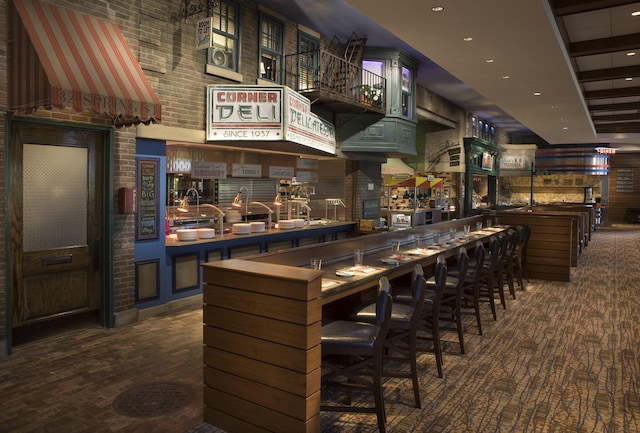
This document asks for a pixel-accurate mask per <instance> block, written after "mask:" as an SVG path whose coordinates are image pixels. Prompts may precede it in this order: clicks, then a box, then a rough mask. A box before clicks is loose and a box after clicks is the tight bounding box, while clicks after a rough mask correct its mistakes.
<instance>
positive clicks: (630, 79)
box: [624, 77, 633, 81]
mask: <svg viewBox="0 0 640 433" xmlns="http://www.w3.org/2000/svg"><path fill="white" fill-rule="evenodd" d="M624 81H633V78H631V77H627V78H625V79H624Z"/></svg>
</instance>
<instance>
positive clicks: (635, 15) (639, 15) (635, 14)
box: [631, 11, 640, 17]
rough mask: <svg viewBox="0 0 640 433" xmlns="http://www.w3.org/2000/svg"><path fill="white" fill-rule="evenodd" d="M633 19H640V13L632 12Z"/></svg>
mask: <svg viewBox="0 0 640 433" xmlns="http://www.w3.org/2000/svg"><path fill="white" fill-rule="evenodd" d="M631 16H632V17H640V11H635V12H631Z"/></svg>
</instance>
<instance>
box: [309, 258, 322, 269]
mask: <svg viewBox="0 0 640 433" xmlns="http://www.w3.org/2000/svg"><path fill="white" fill-rule="evenodd" d="M311 268H312V269H322V259H311Z"/></svg>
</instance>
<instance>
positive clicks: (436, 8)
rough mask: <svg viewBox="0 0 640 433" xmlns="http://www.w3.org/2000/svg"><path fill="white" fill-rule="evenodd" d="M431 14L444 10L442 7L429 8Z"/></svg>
mask: <svg viewBox="0 0 640 433" xmlns="http://www.w3.org/2000/svg"><path fill="white" fill-rule="evenodd" d="M431 10H432V11H433V12H442V11H443V10H444V8H443V7H442V6H434V7H432V8H431Z"/></svg>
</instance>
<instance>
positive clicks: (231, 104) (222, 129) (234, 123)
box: [207, 85, 336, 155]
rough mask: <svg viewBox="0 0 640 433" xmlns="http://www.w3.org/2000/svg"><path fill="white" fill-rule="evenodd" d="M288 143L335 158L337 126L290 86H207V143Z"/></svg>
mask: <svg viewBox="0 0 640 433" xmlns="http://www.w3.org/2000/svg"><path fill="white" fill-rule="evenodd" d="M238 140H239V141H282V140H287V141H291V142H294V143H298V144H301V145H303V146H307V147H310V148H313V149H317V150H321V151H323V152H327V153H330V154H332V155H335V153H336V131H335V127H334V126H333V125H332V124H331V123H329V122H327V121H325V120H323V119H322V118H320V117H318V116H317V115H316V114H314V113H312V112H311V103H310V102H309V100H308V99H307V98H305V97H304V96H302V95H300V94H299V93H297V92H294V91H293V90H292V89H290V88H288V87H286V86H240V85H238V86H218V85H211V86H207V141H238Z"/></svg>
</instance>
